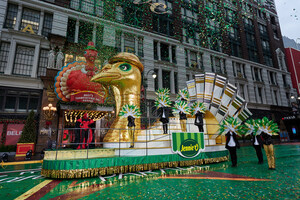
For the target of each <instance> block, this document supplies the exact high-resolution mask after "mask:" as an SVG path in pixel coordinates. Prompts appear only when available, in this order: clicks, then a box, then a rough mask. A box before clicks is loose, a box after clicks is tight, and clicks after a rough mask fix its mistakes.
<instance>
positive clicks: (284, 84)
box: [282, 74, 288, 87]
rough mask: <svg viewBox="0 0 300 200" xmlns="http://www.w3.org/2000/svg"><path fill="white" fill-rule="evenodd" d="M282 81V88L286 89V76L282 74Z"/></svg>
mask: <svg viewBox="0 0 300 200" xmlns="http://www.w3.org/2000/svg"><path fill="white" fill-rule="evenodd" d="M282 81H283V86H284V87H288V84H287V82H286V76H285V75H284V74H282Z"/></svg>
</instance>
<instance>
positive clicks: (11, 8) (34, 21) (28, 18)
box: [4, 4, 53, 37]
mask: <svg viewBox="0 0 300 200" xmlns="http://www.w3.org/2000/svg"><path fill="white" fill-rule="evenodd" d="M17 15H18V6H17V5H15V4H8V8H7V14H6V19H5V23H4V28H11V29H14V28H15V26H16V24H17ZM40 18H41V12H40V11H37V10H33V9H29V8H25V7H23V10H22V15H21V23H20V27H17V28H18V30H23V29H25V28H26V29H27V28H28V27H29V25H30V27H31V28H32V31H33V32H34V33H35V34H38V31H39V28H40ZM52 21H53V15H52V14H50V13H44V21H43V27H42V35H43V36H45V37H48V34H49V33H51V30H52Z"/></svg>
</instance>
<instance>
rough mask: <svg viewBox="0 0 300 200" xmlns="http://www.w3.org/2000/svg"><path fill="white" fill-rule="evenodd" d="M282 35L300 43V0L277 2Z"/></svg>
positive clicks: (276, 0) (280, 0)
mask: <svg viewBox="0 0 300 200" xmlns="http://www.w3.org/2000/svg"><path fill="white" fill-rule="evenodd" d="M275 4H276V9H277V14H278V17H279V23H280V28H281V33H282V35H284V36H287V37H289V38H291V39H294V40H296V39H297V38H299V39H298V40H297V42H298V43H300V0H275Z"/></svg>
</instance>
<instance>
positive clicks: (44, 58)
mask: <svg viewBox="0 0 300 200" xmlns="http://www.w3.org/2000/svg"><path fill="white" fill-rule="evenodd" d="M48 54H49V50H47V49H41V51H40V57H39V69H38V76H46V69H47V64H48Z"/></svg>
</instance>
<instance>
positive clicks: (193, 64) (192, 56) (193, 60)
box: [190, 51, 198, 68]
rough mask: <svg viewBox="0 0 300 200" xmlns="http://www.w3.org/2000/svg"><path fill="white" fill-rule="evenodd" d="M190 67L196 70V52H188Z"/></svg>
mask: <svg viewBox="0 0 300 200" xmlns="http://www.w3.org/2000/svg"><path fill="white" fill-rule="evenodd" d="M190 67H192V68H198V64H197V52H194V51H190Z"/></svg>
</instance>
